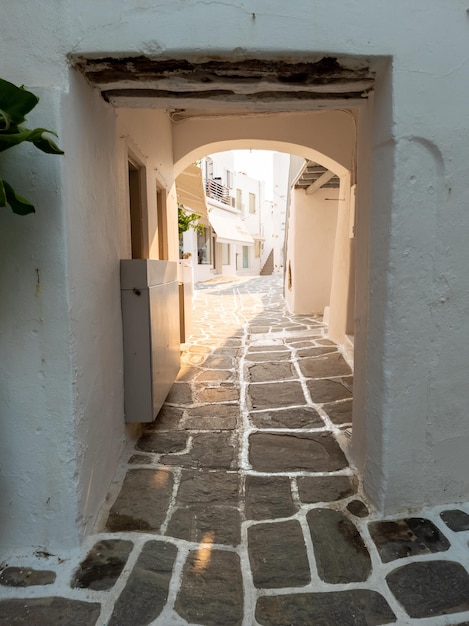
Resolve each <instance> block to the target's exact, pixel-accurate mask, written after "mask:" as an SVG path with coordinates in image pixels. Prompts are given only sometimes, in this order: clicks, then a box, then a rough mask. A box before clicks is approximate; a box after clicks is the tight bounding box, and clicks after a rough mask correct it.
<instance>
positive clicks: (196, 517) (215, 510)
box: [166, 503, 241, 546]
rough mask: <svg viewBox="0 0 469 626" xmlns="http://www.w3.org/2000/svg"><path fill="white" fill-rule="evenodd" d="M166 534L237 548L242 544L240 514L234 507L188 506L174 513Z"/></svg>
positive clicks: (195, 541)
mask: <svg viewBox="0 0 469 626" xmlns="http://www.w3.org/2000/svg"><path fill="white" fill-rule="evenodd" d="M166 534H167V535H170V536H171V537H179V538H180V539H185V540H186V541H192V542H193V543H200V542H203V543H205V542H211V543H221V544H227V545H232V546H237V545H239V543H240V541H241V514H240V512H239V510H238V509H237V508H236V507H234V506H220V505H218V504H212V503H209V504H208V505H202V504H194V505H192V506H185V507H182V508H178V509H176V510H175V511H174V513H173V515H172V517H171V519H170V521H169V525H168V529H167V531H166Z"/></svg>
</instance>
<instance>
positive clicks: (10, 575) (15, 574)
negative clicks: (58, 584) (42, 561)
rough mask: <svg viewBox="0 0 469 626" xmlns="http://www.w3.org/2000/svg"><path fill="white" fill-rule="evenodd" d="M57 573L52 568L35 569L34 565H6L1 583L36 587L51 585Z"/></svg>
mask: <svg viewBox="0 0 469 626" xmlns="http://www.w3.org/2000/svg"><path fill="white" fill-rule="evenodd" d="M56 577H57V574H56V573H55V572H52V571H50V570H39V569H33V568H32V567H6V568H5V569H4V570H3V571H2V572H1V573H0V585H5V586H6V587H35V586H37V585H51V584H52V583H53V582H55V579H56Z"/></svg>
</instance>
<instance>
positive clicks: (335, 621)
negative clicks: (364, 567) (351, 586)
mask: <svg viewBox="0 0 469 626" xmlns="http://www.w3.org/2000/svg"><path fill="white" fill-rule="evenodd" d="M395 617H396V616H395V615H394V613H393V611H392V610H391V608H390V606H389V604H388V603H387V602H386V600H385V599H384V598H383V596H381V595H380V594H379V593H377V592H376V591H368V590H366V589H356V590H350V591H331V592H329V593H297V594H290V595H281V596H263V597H261V598H259V600H258V602H257V607H256V619H257V621H258V622H259V624H262V626H287V625H294V626H316V625H318V626H336V625H337V626H338V625H339V624H340V625H341V626H378V625H379V624H391V623H394V622H395Z"/></svg>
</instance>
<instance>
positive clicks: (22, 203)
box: [0, 180, 36, 215]
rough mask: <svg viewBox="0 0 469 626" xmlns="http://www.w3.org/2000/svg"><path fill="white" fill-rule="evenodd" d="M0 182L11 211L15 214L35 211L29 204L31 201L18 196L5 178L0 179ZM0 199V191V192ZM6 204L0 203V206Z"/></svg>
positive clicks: (26, 213)
mask: <svg viewBox="0 0 469 626" xmlns="http://www.w3.org/2000/svg"><path fill="white" fill-rule="evenodd" d="M1 183H2V187H3V189H4V192H5V197H6V204H9V205H10V207H11V210H12V211H13V213H16V214H17V215H28V214H29V213H35V212H36V209H35V208H34V206H33V205H32V204H31V202H29V200H26V198H23V197H22V196H19V195H18V194H17V193H16V192H15V190H14V189H13V187H12V186H11V185H10V184H9V183H7V181H6V180H3V181H1ZM0 200H1V192H0ZM6 204H3V205H2V204H0V206H6Z"/></svg>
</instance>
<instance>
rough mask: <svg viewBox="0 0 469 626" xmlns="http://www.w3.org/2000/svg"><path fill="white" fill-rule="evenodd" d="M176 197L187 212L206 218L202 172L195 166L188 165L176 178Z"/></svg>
mask: <svg viewBox="0 0 469 626" xmlns="http://www.w3.org/2000/svg"><path fill="white" fill-rule="evenodd" d="M176 195H177V199H178V202H180V203H181V204H183V205H184V208H186V209H187V210H188V211H192V213H197V215H200V216H202V217H207V205H206V204H205V189H204V184H203V181H202V170H201V169H200V167H197V165H193V164H192V165H189V167H188V168H186V169H185V170H184V171H183V172H182V173H181V174H179V176H178V177H177V178H176Z"/></svg>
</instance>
